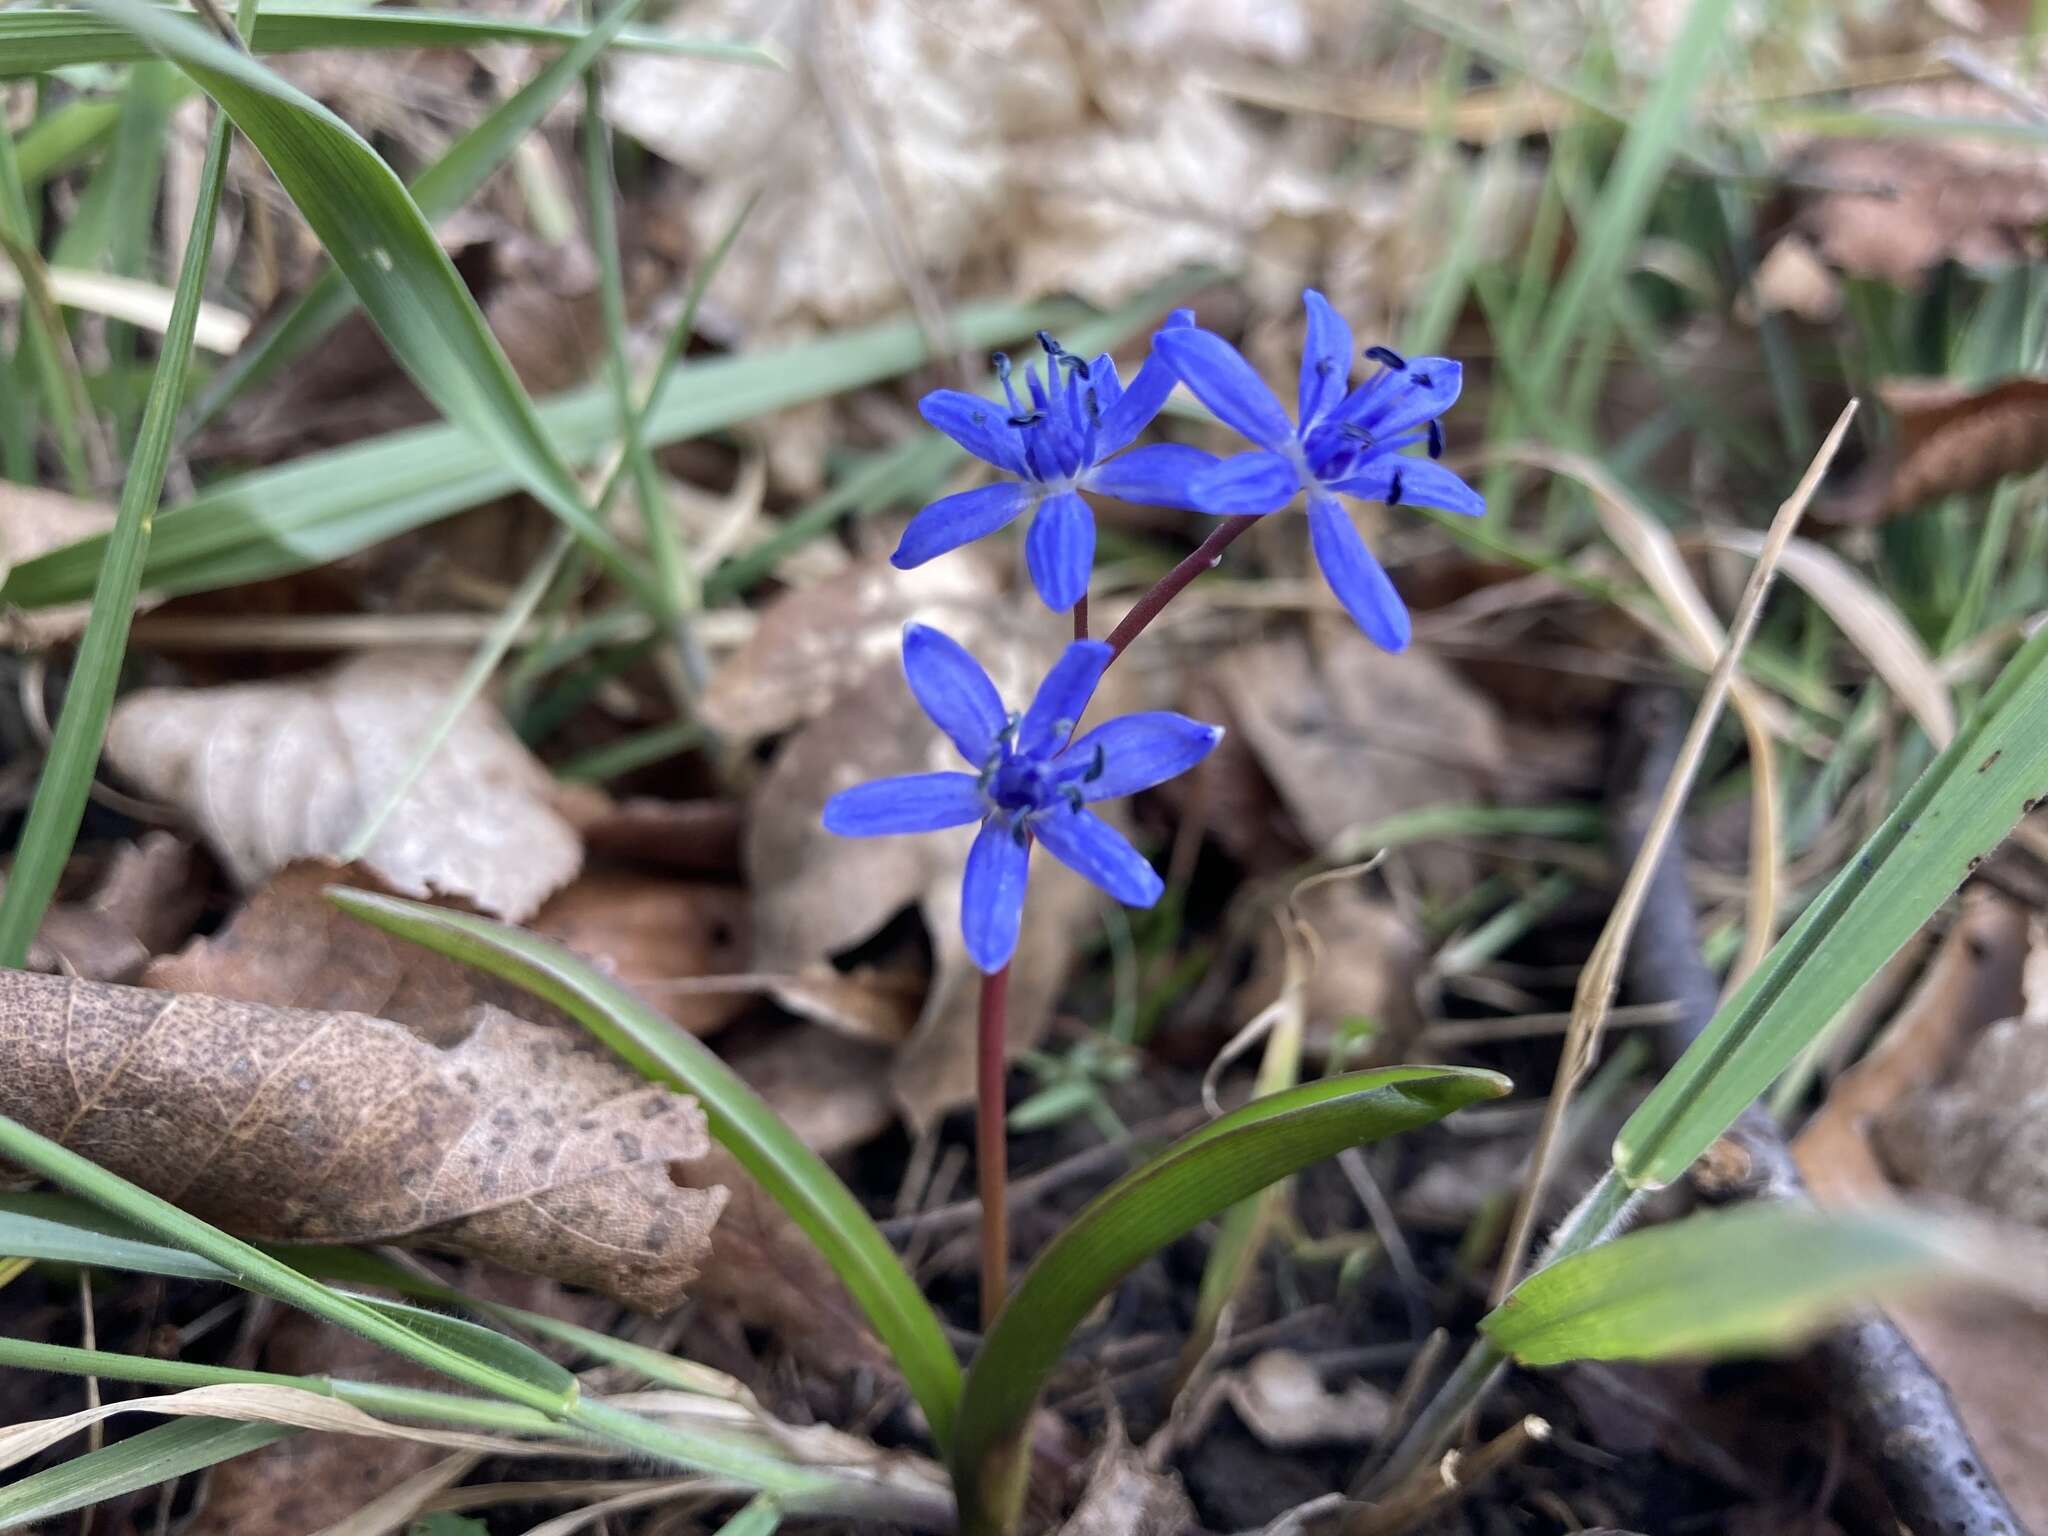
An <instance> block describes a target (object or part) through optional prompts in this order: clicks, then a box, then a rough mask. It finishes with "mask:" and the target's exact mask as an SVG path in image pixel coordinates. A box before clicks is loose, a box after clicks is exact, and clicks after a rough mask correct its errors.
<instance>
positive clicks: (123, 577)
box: [0, 114, 229, 966]
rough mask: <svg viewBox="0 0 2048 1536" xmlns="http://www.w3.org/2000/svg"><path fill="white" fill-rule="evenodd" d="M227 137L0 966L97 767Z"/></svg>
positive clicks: (82, 649)
mask: <svg viewBox="0 0 2048 1536" xmlns="http://www.w3.org/2000/svg"><path fill="white" fill-rule="evenodd" d="M0 132H4V130H0ZM228 139H229V135H228V126H227V119H226V118H225V117H222V116H220V115H218V114H216V116H215V121H214V124H213V131H212V133H211V135H210V136H209V138H208V140H207V145H206V161H205V164H204V165H203V167H202V168H201V170H200V173H199V188H198V198H197V203H196V206H195V207H194V209H193V214H192V229H191V236H190V238H189V239H188V240H187V241H186V245H185V259H184V263H183V265H182V266H181V267H180V269H179V272H178V287H177V292H176V293H175V295H174V296H173V297H172V300H171V317H170V320H169V322H168V323H167V324H166V325H165V327H164V335H163V340H162V343H161V345H160V347H159V348H158V351H157V363H156V373H155V376H154V377H153V378H152V379H151V380H150V386H149V399H148V402H147V403H146V404H145V406H144V407H143V413H142V426H141V429H140V431H139V433H138V435H137V439H136V444H135V452H134V454H133V456H132V457H131V458H130V460H129V464H128V476H127V479H126V480H125V481H124V482H123V483H122V486H121V505H120V507H119V509H118V510H117V511H116V512H115V514H114V527H113V530H112V532H111V533H110V534H109V535H108V536H107V551H106V558H105V560H104V561H103V562H102V563H101V565H100V569H99V572H98V576H97V579H96V581H95V583H94V586H93V595H92V614H91V616H90V617H89V618H88V619H87V620H86V625H85V637H84V639H83V640H81V641H80V643H79V647H78V659H77V661H76V662H75V663H74V664H73V666H72V669H71V682H70V686H69V688H68V689H67V690H66V692H65V695H64V712H63V714H62V715H60V716H59V717H58V720H57V729H56V731H55V733H54V734H53V735H52V737H51V740H50V751H49V755H48V756H47V757H46V758H45V759H44V761H43V772H42V777H41V778H40V779H39V780H37V782H36V794H35V800H34V802H33V803H32V804H31V805H30V806H29V813H28V822H27V825H26V826H25V827H24V828H23V829H22V833H21V841H20V843H19V845H18V846H17V847H16V850H15V855H14V863H13V866H12V867H11V868H10V870H9V871H8V877H7V888H6V890H5V891H0V965H10V966H18V965H20V964H21V963H22V962H23V961H24V960H26V959H27V958H28V949H29V945H30V944H31V943H32V942H34V940H35V936H36V930H37V929H39V928H40V927H41V926H42V922H43V913H44V912H45V911H46V910H47V909H48V907H49V905H50V898H51V897H52V896H53V895H55V894H56V890H57V880H58V877H59V876H60V875H62V874H63V872H64V864H65V861H66V860H68V859H69V858H70V857H71V845H72V843H73V842H74V841H75V840H76V839H77V837H78V827H79V822H80V820H81V819H82V818H83V816H84V814H85V801H86V796H87V794H89V793H90V791H91V789H92V780H93V774H94V773H95V771H97V769H98V766H99V758H100V744H101V742H102V741H103V740H104V739H105V737H106V732H107V719H108V717H109V716H110V715H111V714H112V713H113V709H114V690H115V688H116V686H117V685H118V684H119V682H120V680H121V658H122V657H123V655H124V654H126V652H127V649H128V626H129V624H130V623H131V621H132V620H133V618H134V615H135V598H136V594H137V593H138V592H139V591H140V590H141V586H142V568H143V564H144V561H145V560H146V558H147V556H148V553H149V538H150V530H151V527H152V526H153V520H154V517H155V514H156V506H157V501H158V498H159V497H161V496H162V494H163V487H164V474H165V471H166V470H167V469H168V467H169V465H170V455H171V433H172V429H173V427H174V426H175V424H176V422H177V417H178V404H179V402H180V401H181V400H182V399H183V398H184V393H185V374H186V371H187V369H189V368H190V367H191V364H192V332H193V328H194V327H195V326H196V325H197V324H198V321H199V305H200V301H201V299H202V297H203V296H204V290H205V287H206V265H207V261H208V259H209V257H210V256H211V255H212V253H213V226H214V221H215V216H216V215H217V214H218V213H219V211H220V195H221V185H222V182H223V181H224V180H225V178H226V175H227V163H228Z"/></svg>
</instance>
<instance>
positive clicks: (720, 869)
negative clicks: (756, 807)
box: [555, 785, 745, 875]
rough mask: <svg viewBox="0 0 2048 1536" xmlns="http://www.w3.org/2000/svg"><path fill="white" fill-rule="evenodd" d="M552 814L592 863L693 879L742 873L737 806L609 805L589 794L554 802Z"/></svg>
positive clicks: (648, 800)
mask: <svg viewBox="0 0 2048 1536" xmlns="http://www.w3.org/2000/svg"><path fill="white" fill-rule="evenodd" d="M563 787H564V788H565V789H568V788H575V789H582V788H584V787H585V786H581V785H575V786H571V785H564V786H563ZM555 808H556V809H557V810H559V811H560V812H561V813H562V814H563V815H564V816H566V817H567V818H568V819H569V821H570V822H571V823H572V824H573V825H574V826H575V828H576V830H577V832H578V833H580V834H581V835H582V838H583V847H584V850H585V851H586V852H587V853H588V854H589V855H590V857H591V858H593V859H611V860H613V861H615V862H617V863H620V864H633V865H644V866H647V867H650V868H658V869H672V870H675V871H677V872H678V873H682V874H692V875H737V874H738V873H739V872H740V833H741V830H742V828H743V824H744V821H745V815H744V807H742V806H741V805H740V803H739V802H738V801H736V800H657V799H654V798H652V797H650V796H644V795H639V796H632V797H630V798H628V799H625V800H613V799H611V798H610V797H609V796H608V795H604V794H602V793H595V792H593V793H591V794H578V795H575V796H567V795H563V796H557V797H556V800H555Z"/></svg>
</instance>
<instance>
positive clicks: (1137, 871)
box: [1036, 810, 1166, 907]
mask: <svg viewBox="0 0 2048 1536" xmlns="http://www.w3.org/2000/svg"><path fill="white" fill-rule="evenodd" d="M1036 831H1037V833H1038V840H1039V841H1040V842H1041V843H1044V844H1045V851H1046V852H1047V853H1049V854H1051V855H1052V856H1053V857H1054V858H1056V859H1058V860H1059V861H1060V862H1061V863H1062V864H1064V865H1066V866H1067V868H1069V869H1071V870H1072V871H1073V872H1074V873H1075V874H1077V875H1080V876H1081V877H1082V878H1084V879H1086V880H1089V881H1091V882H1093V883H1094V884H1096V885H1099V886H1101V887H1102V888H1103V889H1104V890H1105V891H1107V892H1109V894H1110V895H1112V896H1114V897H1115V898H1116V899H1117V900H1118V901H1120V902H1122V903H1124V905H1125V906H1130V907H1149V906H1151V905H1152V904H1153V903H1154V902H1156V901H1158V900H1159V897H1160V895H1161V893H1162V892H1164V891H1165V889H1166V882H1165V881H1164V880H1161V879H1160V878H1159V872H1158V871H1157V870H1155V869H1154V868H1153V867H1152V866H1151V865H1150V864H1148V863H1146V862H1145V857H1144V855H1143V854H1141V853H1139V852H1138V850H1137V849H1135V848H1133V847H1132V846H1131V845H1130V844H1129V843H1128V842H1126V841H1125V840H1124V835H1123V833H1121V832H1119V831H1117V829H1116V828H1115V827H1112V826H1111V825H1110V824H1109V823H1108V822H1106V821H1104V820H1103V819H1102V818H1101V817H1100V816H1098V815H1096V814H1095V813H1094V812H1093V811H1073V810H1066V811H1054V812H1053V813H1052V814H1051V815H1050V816H1047V817H1045V818H1044V819H1042V820H1041V821H1039V822H1038V823H1037V826H1036Z"/></svg>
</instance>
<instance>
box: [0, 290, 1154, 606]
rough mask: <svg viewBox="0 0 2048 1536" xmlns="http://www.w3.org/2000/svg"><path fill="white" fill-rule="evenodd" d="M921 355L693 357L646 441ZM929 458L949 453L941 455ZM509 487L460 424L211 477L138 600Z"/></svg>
mask: <svg viewBox="0 0 2048 1536" xmlns="http://www.w3.org/2000/svg"><path fill="white" fill-rule="evenodd" d="M1184 288H1185V283H1184V282H1183V283H1177V284H1174V285H1172V286H1167V287H1162V288H1160V289H1155V290H1154V291H1153V292H1152V293H1151V294H1148V295H1146V296H1145V298H1144V299H1143V300H1139V301H1133V303H1132V304H1131V305H1130V306H1128V307H1126V308H1124V309H1122V310H1118V311H1116V312H1115V313H1114V314H1112V315H1109V316H1104V317H1102V318H1101V319H1100V320H1096V321H1093V322H1090V323H1088V324H1085V325H1084V324H1077V323H1076V322H1078V321H1081V320H1083V319H1084V318H1085V317H1086V316H1087V311H1085V310H1082V309H1079V308H1078V307H1076V306H1074V305H1071V304H1035V305H1014V304H980V305H973V306H970V307H968V308H965V309H962V310H959V311H956V312H955V313H954V314H953V316H952V317H951V323H952V328H953V333H954V334H955V335H956V336H957V337H958V338H959V340H960V343H961V345H963V346H967V347H976V348H979V347H987V346H994V345H997V344H1000V343H1001V342H1004V341H1007V340H1010V339H1012V338H1015V337H1018V336H1028V335H1030V334H1031V332H1032V331H1033V330H1036V329H1039V328H1042V327H1060V326H1070V327H1071V334H1072V336H1073V338H1074V340H1073V345H1074V346H1075V347H1076V348H1077V349H1078V348H1079V347H1080V346H1081V345H1082V344H1083V343H1084V342H1093V343H1099V344H1102V345H1108V344H1113V343H1114V342H1115V341H1116V340H1119V339H1121V338H1122V337H1124V336H1128V335H1129V334H1130V333H1131V332H1132V331H1133V330H1135V329H1137V327H1138V326H1139V325H1141V324H1142V323H1144V321H1145V320H1146V319H1148V318H1150V317H1152V316H1154V315H1156V314H1157V313H1158V312H1159V311H1160V310H1161V309H1162V308H1165V307H1168V306H1170V304H1171V303H1172V301H1173V300H1175V299H1177V298H1178V297H1179V296H1180V295H1181V293H1182V292H1183V290H1184ZM926 355H927V354H926V351H925V345H924V338H923V336H922V334H921V333H920V331H919V330H918V327H917V325H916V324H915V323H914V322H913V321H910V320H897V321H888V322H884V323H882V324H879V325H874V326H868V327H864V328H862V329H860V330H854V331H848V332H846V333H844V334H842V335H838V336H832V337H828V338H826V339H824V340H821V341H809V342H803V343H799V344H797V345H795V346H791V347H786V348H782V349H778V350H776V351H772V352H762V353H758V354H752V355H748V356H742V357H728V358H717V359H711V360H703V359H697V360H692V361H691V362H690V363H689V365H688V367H687V370H686V371H685V372H684V373H683V374H682V375H681V376H680V377H678V378H676V379H675V380H674V381H673V383H672V384H671V385H670V386H669V387H668V388H667V389H666V390H664V391H663V394H662V400H661V404H660V406H659V407H658V408H657V409H656V410H654V411H653V412H652V413H651V415H650V416H649V418H648V422H647V438H648V441H649V442H650V443H652V444H655V445H657V446H660V445H665V444H668V443H674V442H679V441H682V440H683V439H686V438H692V437H700V436H702V435H704V434H705V433H708V432H716V431H720V430H722V429H724V428H727V427H731V426H734V425H736V424H738V423H740V422H744V421H748V420H751V419H753V418H754V417H756V416H761V415H764V414H766V413H768V412H770V411H778V410H784V409H786V408H788V407H790V406H793V405H801V404H804V403H805V402H807V401H811V400H819V399H824V398H826V397H828V396H830V395H835V394H840V393H843V392H844V391H846V390H850V389H856V388H859V387H860V386H862V385H864V384H872V383H876V382H878V381H880V380H883V379H887V378H892V377H894V376H895V375H897V374H900V373H902V372H904V371H905V370H907V369H910V368H915V367H917V366H918V365H919V364H920V363H922V362H924V361H925V360H926ZM541 420H542V422H543V423H544V424H545V426H546V428H547V430H548V433H549V435H550V436H551V437H552V438H553V439H554V441H555V443H556V444H557V445H558V447H559V449H560V451H561V453H562V454H563V455H564V456H565V457H566V458H568V459H570V460H571V461H573V462H576V463H588V462H590V461H591V460H593V459H595V458H596V457H597V456H598V455H599V454H601V453H602V452H603V451H604V450H605V449H606V448H607V447H608V446H609V445H610V444H611V443H612V441H613V440H614V436H615V433H616V428H617V420H616V416H615V413H614V411H613V408H612V402H611V396H610V392H609V391H608V390H606V389H604V388H603V387H602V386H592V387H589V388H586V389H582V390H578V391H574V392H572V393H569V394H565V395H562V396H560V397H558V398H557V399H555V400H554V401H552V402H550V403H549V404H548V405H547V406H546V407H544V408H543V409H542V411H541ZM932 438H933V439H935V438H936V434H933V435H932ZM931 440H932V439H924V440H921V441H920V444H919V446H929V444H930V442H931ZM939 446H940V447H942V448H944V449H948V450H951V451H952V452H953V453H956V454H957V453H958V451H959V450H957V449H953V448H952V445H951V444H950V443H943V442H940V444H939ZM519 485H520V479H519V476H518V475H517V474H516V473H514V472H513V470H512V468H511V466H510V465H508V464H507V463H505V462H504V460H503V459H502V458H500V457H499V456H498V455H497V454H496V453H494V452H493V451H492V449H491V448H490V446H489V445H488V444H486V443H483V442H481V441H479V440H478V439H477V438H476V437H475V436H473V435H472V434H470V433H468V432H466V431H464V430H462V429H461V428H458V427H451V426H446V425H440V426H431V427H415V428H411V429H409V430H406V431H403V432H393V433H388V434H386V435H384V436H381V437H376V438H372V439H369V440H368V441H365V442H361V443H352V444H349V445H348V446H346V447H343V448H338V449H334V450H332V451H330V452H326V453H318V454H310V455H308V456H306V457H305V458H302V459H296V460H294V461H292V462H291V463H288V464H282V465H278V466H276V467H275V468H271V469H264V470H259V471H256V472H254V473H252V474H247V475H240V476H237V477H235V478H233V479H230V480H225V481H222V482H221V483H219V484H217V485H215V486H212V487H210V488H209V489H207V490H206V491H203V492H202V493H200V494H199V495H198V496H196V497H194V498H193V499H192V500H190V501H187V502H184V503H182V504H180V505H178V506H175V507H171V508H169V509H167V510H166V511H164V512H163V513H162V514H160V515H159V516H158V518H157V522H156V532H155V535H154V537H153V538H152V540H151V543H150V559H149V564H148V565H147V566H146V567H145V569H144V582H145V584H146V585H147V586H148V587H149V588H150V590H151V591H160V592H166V593H179V592H200V591H211V590H214V589H217V588H220V587H225V586H234V585H236V584H238V583H241V582H248V581H258V580H262V579H265V578H267V577H271V576H277V575H283V574H286V573H288V572H291V571H299V570H305V569H306V568H308V567H310V566H315V565H322V564H325V563H327V562H328V561H331V560H338V559H341V558H343V557H344V556H347V555H351V554H354V553H356V552H357V551H359V550H362V549H367V548H369V547H370V546H371V545H373V544H376V543H378V542H380V541H382V540H384V539H388V538H392V537H394V536H396V535H397V534H400V533H404V532H407V531H409V530H411V529H414V528H418V527H420V526H422V525H423V524H426V523H430V522H432V521H434V520H435V519H436V518H441V517H446V516H448V515H450V514H451V513H454V512H459V511H461V510H462V509H463V508H465V507H472V506H476V505H479V504H480V503H482V502H486V501H489V500H491V499H493V498H495V497H498V496H503V495H505V494H507V493H508V492H511V491H514V490H517V489H518V488H519ZM834 515H836V510H835V513H834ZM829 525H830V518H824V519H820V520H819V522H818V523H817V524H816V525H814V526H811V527H810V528H808V529H807V530H806V533H807V534H808V535H809V536H815V535H816V534H817V533H819V532H821V531H822V530H823V528H824V527H828V526H829ZM106 548H107V541H106V539H105V538H91V539H82V540H80V541H79V542H78V543H76V544H70V545H66V546H65V547H64V548H62V549H58V550H52V551H51V552H50V553H49V554H47V555H43V556H41V557H39V558H37V559H35V560H30V561H26V562H24V563H23V564H21V565H17V566H16V567H14V569H13V570H12V571H10V572H9V573H8V575H7V579H6V582H5V583H4V584H0V604H12V605H14V606H17V607H21V608H41V607H46V606H48V605H50V604H53V603H68V602H77V601H79V600H80V599H82V598H85V597H88V596H90V595H91V593H92V588H93V578H94V575H95V573H96V572H97V571H98V569H99V564H100V561H101V559H102V557H103V556H104V554H105V551H106ZM781 552H782V553H786V550H784V551H781ZM753 569H754V570H756V571H758V569H759V567H758V566H755V567H754V568H753ZM722 590H729V589H722Z"/></svg>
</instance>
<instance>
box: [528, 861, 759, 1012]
mask: <svg viewBox="0 0 2048 1536" xmlns="http://www.w3.org/2000/svg"><path fill="white" fill-rule="evenodd" d="M531 926H532V928H533V931H534V932H536V933H541V934H546V935H547V936H548V937H549V938H551V939H556V940H559V941H560V942H561V943H564V944H566V945H568V946H569V947H570V948H571V949H573V950H575V951H577V952H578V953H579V954H583V955H587V956H589V957H590V958H591V959H593V960H595V961H597V962H599V963H600V964H602V965H603V966H605V968H606V969H608V970H610V971H611V972H612V973H613V974H614V975H616V976H617V977H618V978H619V980H621V981H623V982H625V983H626V984H627V985H628V986H630V987H632V988H634V989H635V990H636V991H638V992H640V993H641V994H642V995H643V996H645V997H646V998H648V999H649V1000H650V1001H651V1002H653V1003H654V1004H655V1006H657V1007H658V1008H660V1009H661V1010H662V1012H664V1013H666V1014H667V1015H668V1016H669V1017H670V1018H672V1019H674V1020H675V1021H676V1023H678V1024H680V1025H682V1027H683V1028H685V1029H687V1030H688V1031H690V1033H691V1034H693V1035H709V1034H712V1033H715V1032H716V1031H717V1030H719V1029H722V1028H723V1027H724V1026H725V1025H726V1024H728V1023H730V1022H731V1021H732V1020H733V1019H734V1018H735V1017H737V1016H738V1015H739V1014H740V1013H742V1012H744V1011H745V1009H746V1008H747V1007H748V1005H749V1001H750V1000H749V998H748V997H747V996H746V995H745V994H744V993H735V992H719V991H711V990H693V989H685V988H680V987H675V986H670V985H667V983H671V982H678V981H687V980H691V979H695V978H700V977H708V976H717V975H719V974H720V973H723V972H731V971H736V970H738V969H740V967H741V966H743V965H744V964H745V963H746V958H747V953H748V950H749V948H750V947H751V943H752V941H751V939H750V938H749V936H748V931H747V930H748V915H747V896H746V892H745V891H743V890H740V889H739V888H738V887H736V886H729V885H709V884H703V883H695V882H685V881H681V880H669V879H663V878H661V877H659V876H655V875H642V874H632V873H626V872H621V871H612V870H603V871H597V872H594V873H591V874H586V875H584V876H582V877H581V878H580V879H578V880H576V881H575V882H574V883H573V884H571V885H569V886H567V887H565V888H563V889H562V890H559V891H557V892H555V894H554V895H553V896H551V897H550V898H548V904H547V905H546V906H544V907H542V908H541V909H540V912H539V914H538V915H537V916H536V917H535V918H534V919H533V922H532V924H531Z"/></svg>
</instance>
